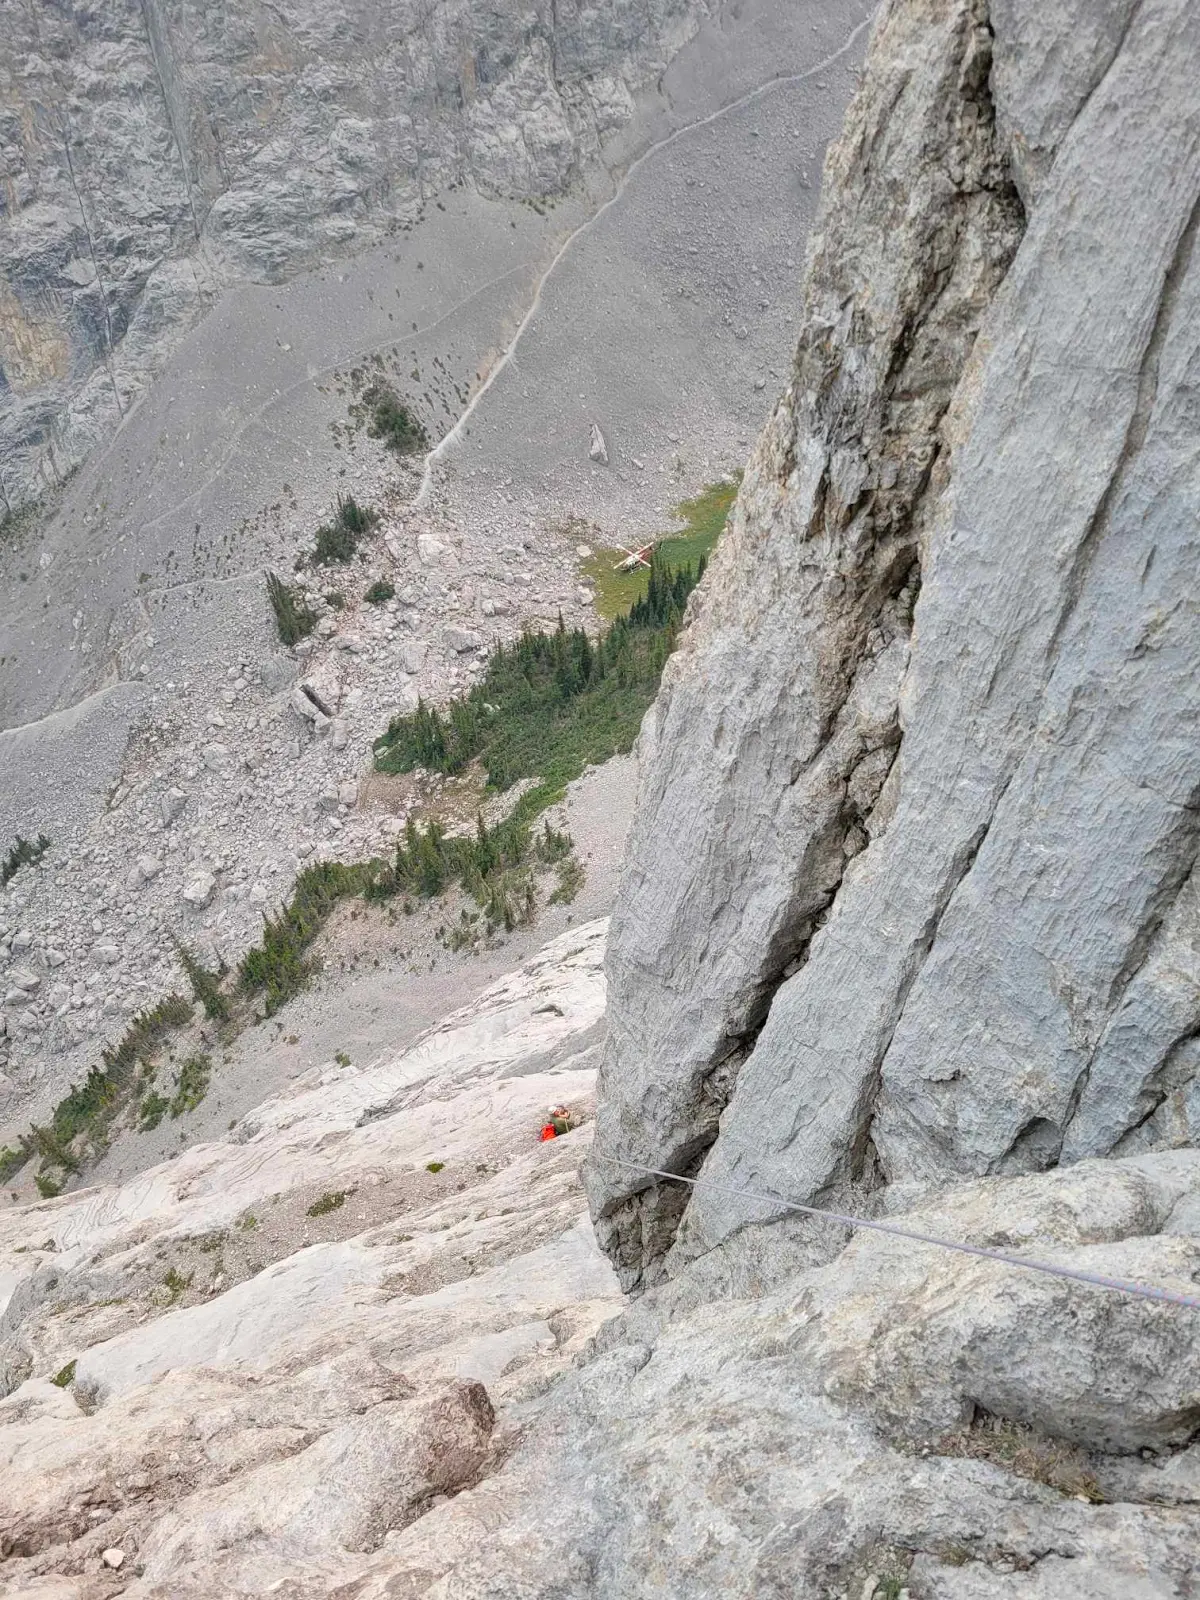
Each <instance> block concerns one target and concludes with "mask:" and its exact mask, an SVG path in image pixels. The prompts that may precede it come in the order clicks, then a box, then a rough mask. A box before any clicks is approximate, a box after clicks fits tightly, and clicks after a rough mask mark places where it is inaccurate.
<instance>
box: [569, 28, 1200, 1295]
mask: <svg viewBox="0 0 1200 1600" xmlns="http://www.w3.org/2000/svg"><path fill="white" fill-rule="evenodd" d="M1198 61H1200V13H1198V12H1197V10H1196V8H1195V7H1194V6H1192V5H1189V4H1187V3H1185V0H1144V3H1142V4H1140V5H1137V4H1135V3H1134V0H1121V3H1117V0H1110V3H1108V4H1105V5H1103V6H1096V5H1093V4H1091V0H1088V3H1086V4H1085V3H1084V0H1055V3H1052V4H1049V5H1047V4H1044V3H1042V0H1038V3H1037V4H1033V3H1032V0H991V4H988V3H987V0H891V3H889V4H887V5H885V6H884V7H883V8H882V11H881V13H880V16H879V18H878V20H877V24H876V27H875V32H874V36H873V41H872V45H871V51H870V57H869V66H868V71H867V75H866V80H865V82H864V84H863V87H862V89H861V92H860V94H859V96H858V97H857V100H856V102H855V104H854V106H853V108H852V110H851V112H850V116H849V120H848V124H847V129H846V132H845V134H844V136H843V138H842V140H841V142H840V144H839V145H838V147H837V148H836V150H835V151H834V152H833V153H832V154H831V157H830V160H829V164H828V168H827V173H826V185H827V195H826V199H825V203H824V207H825V208H824V217H823V222H822V225H821V234H820V237H819V238H818V240H817V242H816V244H815V246H814V249H813V253H812V259H811V270H810V279H809V287H808V292H807V304H806V308H805V324H806V325H805V331H804V334H803V336H802V338H801V341H800V347H799V351H798V353H797V359H796V365H795V369H794V372H793V376H792V382H791V384H790V386H789V388H788V390H787V393H786V394H785V395H784V397H783V399H782V400H781V401H780V404H779V406H778V408H777V410H776V413H775V415H774V417H773V419H772V421H771V424H770V426H769V427H768V429H767V431H766V433H765V435H764V437H763V439H762V441H761V442H760V444H759V447H758V449H757V451H756V453H755V455H754V458H753V460H752V462H751V466H750V470H749V471H748V473H747V477H746V482H745V485H744V487H743V491H742V494H741V496H740V500H739V504H738V507H737V511H736V514H735V518H734V521H733V526H732V529H731V532H730V534H729V536H727V539H726V540H725V541H724V543H723V547H722V548H721V550H720V551H719V552H718V555H717V558H716V560H715V561H714V563H713V567H712V569H711V578H710V580H709V582H708V584H707V585H706V586H705V591H704V593H703V596H702V598H701V599H700V602H699V605H698V608H697V609H696V611H695V613H694V615H693V619H692V622H691V626H690V629H689V631H688V634H687V637H686V639H685V642H684V646H683V648H681V649H680V651H679V652H678V654H677V655H676V657H675V658H674V659H673V661H672V662H671V664H670V666H669V668H668V672H667V679H666V684H665V687H664V692H663V694H662V696H661V698H660V702H659V707H658V714H657V719H656V722H655V725H654V727H653V729H652V730H651V732H650V734H649V737H648V739H647V747H648V750H647V757H646V766H645V773H644V777H643V797H642V805H641V808H640V813H639V820H638V823H637V826H636V829H635V832H634V835H633V838H632V842H631V846H630V851H629V859H628V863H627V868H626V873H625V878H624V882H623V886H622V891H621V895H620V901H619V904H618V907H617V909H616V913H615V915H614V919H613V937H612V946H611V950H610V955H609V976H610V983H611V996H612V999H611V1024H612V1032H611V1037H610V1044H609V1046H608V1051H607V1054H606V1057H605V1062H604V1066H603V1071H602V1086H603V1087H602V1103H601V1110H600V1117H599V1126H598V1146H599V1147H600V1149H602V1150H605V1151H607V1152H609V1153H611V1154H614V1155H616V1156H618V1157H622V1158H624V1159H626V1160H628V1161H631V1162H634V1163H639V1164H642V1165H645V1166H652V1167H660V1168H668V1169H670V1170H673V1171H680V1172H689V1173H693V1172H696V1171H700V1172H701V1173H702V1175H703V1178H704V1180H705V1181H706V1183H708V1184H711V1185H713V1186H714V1187H712V1188H704V1189H701V1190H699V1191H697V1193H696V1195H695V1197H694V1198H693V1199H692V1201H691V1203H690V1204H689V1206H688V1208H687V1214H686V1217H685V1218H684V1220H683V1226H682V1230H681V1231H678V1232H677V1224H678V1222H679V1211H680V1206H681V1199H680V1191H679V1190H678V1188H677V1187H667V1188H660V1187H658V1186H657V1185H655V1183H654V1182H653V1180H651V1179H648V1178H647V1177H645V1176H644V1175H640V1174H638V1173H636V1172H631V1171H629V1170H628V1169H624V1168H617V1167H614V1166H612V1165H610V1164H608V1163H606V1162H605V1161H603V1160H597V1161H596V1163H595V1164H594V1165H593V1167H592V1171H591V1180H590V1182H591V1192H592V1199H593V1206H594V1210H595V1213H596V1215H597V1217H598V1218H599V1219H600V1222H601V1228H602V1231H603V1235H604V1238H605V1240H606V1243H607V1247H608V1249H609V1250H610V1253H611V1254H612V1255H613V1258H614V1260H615V1261H616V1262H617V1263H618V1265H619V1267H620V1270H621V1272H622V1273H623V1275H624V1278H625V1280H626V1281H627V1282H628V1283H636V1282H638V1281H647V1280H648V1279H652V1278H653V1277H654V1276H656V1275H658V1274H659V1273H661V1271H662V1263H663V1260H664V1257H665V1256H666V1253H667V1252H668V1251H669V1250H670V1249H672V1248H673V1249H674V1251H675V1253H676V1254H675V1260H676V1261H679V1260H682V1259H687V1258H689V1257H691V1256H693V1255H694V1254H696V1253H698V1252H702V1251H705V1250H707V1249H709V1248H710V1247H712V1246H713V1245H715V1244H718V1243H720V1242H721V1241H723V1240H726V1239H728V1238H730V1236H731V1235H734V1234H736V1233H737V1232H738V1231H739V1230H740V1229H741V1228H742V1226H743V1224H744V1222H745V1220H746V1219H747V1216H748V1212H747V1204H746V1202H745V1201H744V1200H743V1199H741V1198H740V1197H739V1196H737V1195H736V1194H730V1193H728V1192H726V1191H727V1190H728V1189H729V1188H731V1187H735V1188H736V1187H749V1188H754V1189H760V1190H761V1189H766V1190H768V1191H771V1192H773V1193H776V1194H785V1195H788V1196H790V1197H791V1198H793V1199H795V1200H800V1201H810V1200H813V1199H817V1200H825V1199H828V1198H829V1197H830V1196H832V1195H834V1194H837V1193H839V1192H844V1191H845V1190H847V1189H854V1190H857V1191H859V1193H860V1196H861V1194H862V1192H864V1191H867V1192H869V1191H871V1190H873V1189H875V1188H876V1187H877V1186H879V1185H880V1184H881V1183H884V1182H886V1183H891V1184H898V1183H905V1182H918V1181H922V1182H923V1181H928V1180H931V1179H942V1178H945V1177H947V1176H951V1175H961V1176H967V1175H982V1174H988V1173H1022V1172H1029V1171H1035V1170H1040V1169H1044V1168H1046V1167H1048V1166H1051V1165H1053V1164H1055V1163H1056V1162H1059V1161H1069V1160H1078V1159H1080V1158H1081V1157H1084V1156H1088V1155H1099V1154H1107V1153H1110V1152H1114V1151H1115V1152H1121V1153H1124V1152H1127V1151H1130V1150H1137V1149H1142V1148H1149V1147H1153V1146H1155V1145H1158V1144H1163V1143H1166V1144H1178V1143H1187V1142H1190V1141H1191V1140H1192V1139H1193V1138H1194V1136H1195V1133H1196V1131H1197V1130H1200V1085H1198V1084H1197V1082H1196V1078H1195V1070H1196V1065H1197V1049H1198V1045H1197V1042H1196V1039H1195V1037H1194V1036H1195V1035H1196V1033H1197V1025H1198V1023H1200V963H1198V961H1197V950H1196V940H1197V935H1198V934H1200V923H1198V922H1197V902H1196V898H1195V889H1194V886H1193V884H1192V881H1191V873H1192V868H1193V863H1194V860H1195V855H1196V844H1197V801H1198V799H1200V740H1198V739H1197V733H1198V731H1200V730H1198V720H1200V690H1198V687H1197V685H1198V684H1200V676H1198V674H1197V665H1198V661H1197V656H1198V645H1197V635H1196V631H1195V627H1194V613H1195V604H1196V595H1197V585H1196V577H1195V574H1196V570H1197V556H1198V554H1200V551H1198V549H1197V543H1198V539H1200V535H1198V532H1197V529H1198V526H1200V524H1198V523H1197V517H1196V502H1197V497H1198V495H1200V470H1198V460H1197V452H1198V450H1200V442H1198V436H1197V431H1196V425H1195V407H1194V400H1193V392H1194V386H1195V372H1196V364H1197V359H1198V357H1200V345H1198V340H1200V334H1198V332H1197V330H1198V328H1200V319H1198V317H1197V309H1198V302H1200V260H1196V259H1195V257H1194V241H1195V231H1196V217H1197V210H1196V207H1197V200H1198V197H1200V100H1198V99H1197V96H1196V94H1195V92H1194V81H1193V80H1194V75H1195V68H1196V64H1197V62H1198ZM717 1185H720V1186H722V1187H721V1188H720V1189H718V1188H717V1187H715V1186H717Z"/></svg>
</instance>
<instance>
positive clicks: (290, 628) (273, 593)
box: [267, 572, 317, 645]
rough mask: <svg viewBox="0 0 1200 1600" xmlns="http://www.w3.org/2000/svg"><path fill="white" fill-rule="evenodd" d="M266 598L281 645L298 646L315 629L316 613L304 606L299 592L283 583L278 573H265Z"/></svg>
mask: <svg viewBox="0 0 1200 1600" xmlns="http://www.w3.org/2000/svg"><path fill="white" fill-rule="evenodd" d="M267 598H268V600H270V602H271V610H272V611H273V612H274V613H275V627H276V630H277V632H278V634H279V638H280V642H281V643H283V644H287V645H293V644H299V642H300V640H301V639H304V638H307V637H308V635H309V634H310V633H311V632H312V631H313V629H314V628H315V627H316V625H317V614H316V612H315V611H313V610H312V608H311V607H310V606H306V605H305V603H304V601H303V600H302V599H301V597H300V594H299V592H298V591H297V590H296V589H294V588H293V587H292V585H291V584H288V583H284V581H283V579H282V578H281V577H280V576H279V575H278V573H275V572H268V573H267Z"/></svg>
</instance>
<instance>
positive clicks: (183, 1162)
mask: <svg viewBox="0 0 1200 1600" xmlns="http://www.w3.org/2000/svg"><path fill="white" fill-rule="evenodd" d="M605 928H606V925H605V924H604V923H599V924H593V925H590V926H588V927H585V928H581V929H579V930H578V931H577V932H572V933H571V934H569V935H567V936H566V937H565V938H562V939H559V940H558V941H556V942H555V943H554V944H552V945H550V946H548V947H547V949H546V950H545V951H544V952H543V953H542V954H541V955H540V956H539V957H537V958H536V959H535V960H533V961H532V962H531V963H529V965H528V966H527V967H526V968H524V969H523V970H522V971H520V972H518V973H515V974H513V975H512V976H510V977H508V978H506V979H503V980H501V981H500V982H499V983H497V984H496V985H495V986H494V987H493V988H492V989H491V990H490V991H488V993H487V994H485V995H484V996H483V997H481V999H480V1000H479V1001H478V1002H477V1003H476V1005H475V1006H474V1007H473V1008H472V1009H471V1010H470V1011H469V1012H464V1013H461V1014H458V1015H456V1016H454V1017H451V1018H448V1019H447V1020H446V1021H445V1022H444V1023H442V1024H440V1025H439V1026H438V1027H436V1028H434V1029H432V1030H431V1031H430V1032H429V1033H428V1034H426V1035H425V1036H424V1037H423V1038H422V1039H420V1040H418V1041H417V1043H415V1044H414V1045H413V1046H412V1047H411V1048H410V1049H408V1050H407V1051H405V1052H404V1053H403V1055H401V1056H399V1057H398V1058H396V1059H394V1060H386V1061H382V1062H378V1063H375V1064H374V1065H372V1066H369V1067H367V1068H365V1069H363V1070H341V1069H336V1070H331V1071H330V1072H328V1073H323V1072H314V1073H313V1074H311V1075H310V1076H311V1078H312V1079H313V1081H312V1082H307V1083H306V1082H304V1081H301V1082H298V1083H297V1084H296V1086H295V1087H294V1088H293V1089H292V1090H291V1091H290V1092H289V1093H287V1094H285V1095H283V1096H281V1097H280V1098H279V1099H277V1100H273V1101H270V1102H268V1103H266V1104H265V1105H263V1106H262V1107H260V1108H259V1109H258V1110H257V1111H256V1112H255V1113H253V1115H252V1116H251V1117H250V1118H249V1119H247V1120H246V1121H245V1122H244V1123H243V1124H241V1125H240V1126H239V1127H238V1128H237V1129H235V1130H234V1132H233V1134H232V1135H231V1137H230V1139H229V1140H228V1141H226V1142H224V1143H221V1144H213V1145H207V1146H201V1147H197V1148H194V1149H192V1150H189V1151H187V1152H186V1153H185V1154H183V1155H181V1156H180V1158H179V1159H178V1160H176V1161H172V1162H169V1163H167V1164H166V1165H164V1166H162V1167H159V1168H155V1169H153V1170H151V1171H149V1172H146V1173H144V1174H142V1175H141V1176H140V1177H137V1178H135V1179H133V1180H131V1181H130V1182H127V1183H125V1184H121V1185H115V1186H105V1187H101V1188H93V1189H89V1190H84V1191H81V1192H79V1193H78V1194H73V1195H67V1196H64V1197H63V1198H62V1199H60V1200H58V1201H54V1202H45V1203H41V1204H37V1205H33V1206H28V1207H24V1208H21V1209H20V1210H9V1211H4V1212H0V1307H3V1306H5V1305H6V1307H7V1309H5V1310H2V1311H0V1378H2V1379H3V1382H2V1384H0V1390H3V1391H4V1392H8V1391H11V1393H9V1398H8V1399H6V1400H0V1418H3V1421H4V1422H5V1423H9V1424H11V1426H0V1483H3V1485H4V1493H3V1495H0V1542H2V1544H3V1549H4V1551H5V1552H6V1555H7V1559H6V1560H4V1563H3V1567H2V1569H0V1570H3V1573H4V1581H5V1590H6V1592H16V1593H20V1592H22V1586H23V1585H24V1584H25V1583H30V1584H35V1585H36V1584H38V1583H41V1582H43V1581H45V1582H49V1581H50V1575H52V1574H55V1573H66V1572H76V1573H78V1571H79V1570H80V1568H81V1566H82V1567H84V1568H87V1567H88V1564H89V1563H92V1564H93V1566H92V1570H95V1566H96V1565H98V1563H99V1562H101V1561H104V1560H106V1557H105V1556H104V1554H103V1552H105V1551H107V1550H110V1549H119V1550H121V1551H122V1552H123V1557H124V1564H123V1565H122V1572H123V1574H124V1573H125V1572H127V1571H128V1569H129V1568H130V1567H133V1568H134V1569H135V1572H137V1573H142V1575H141V1576H139V1577H135V1578H134V1580H133V1581H132V1583H131V1587H130V1588H129V1589H127V1590H126V1593H130V1594H141V1595H150V1594H153V1595H161V1596H165V1595H168V1594H170V1595H185V1594H191V1595H197V1596H198V1595H202V1594H203V1595H210V1596H211V1595H214V1594H228V1595H233V1594H260V1593H266V1592H268V1591H269V1590H271V1589H272V1588H273V1587H274V1588H275V1589H276V1591H277V1588H278V1586H279V1585H280V1584H290V1583H292V1582H295V1581H299V1580H300V1578H301V1576H302V1575H305V1574H306V1575H307V1576H306V1578H305V1581H306V1582H308V1581H313V1580H314V1579H315V1578H316V1577H318V1576H319V1577H320V1583H321V1585H322V1587H321V1588H320V1590H319V1592H322V1593H323V1592H325V1586H333V1585H335V1584H337V1583H340V1582H341V1581H342V1579H341V1578H340V1577H339V1574H340V1573H341V1572H342V1571H343V1569H345V1567H346V1564H347V1562H348V1561H350V1560H351V1558H352V1557H353V1558H354V1559H359V1560H361V1559H363V1558H364V1557H365V1556H366V1555H367V1554H368V1553H369V1552H373V1551H376V1550H378V1549H380V1548H382V1547H384V1544H385V1540H386V1538H387V1537H389V1536H390V1535H391V1534H392V1533H393V1531H394V1530H396V1529H399V1528H402V1527H404V1526H405V1525H407V1524H408V1523H409V1522H411V1521H412V1520H413V1519H414V1518H416V1517H418V1516H420V1515H421V1514H422V1513H423V1512H424V1511H425V1510H426V1509H427V1508H428V1505H429V1504H430V1502H431V1501H436V1499H437V1498H438V1497H443V1496H446V1495H451V1494H455V1493H457V1492H459V1491H461V1490H462V1489H464V1488H465V1487H467V1486H469V1485H470V1484H471V1483H473V1482H475V1481H476V1480H477V1479H478V1478H479V1477H480V1476H481V1475H482V1474H483V1472H484V1471H485V1470H488V1469H490V1467H491V1465H492V1464H493V1462H494V1456H495V1455H496V1454H497V1453H498V1454H500V1455H502V1454H503V1453H504V1451H505V1449H506V1448H507V1447H508V1446H507V1443H506V1439H507V1437H508V1432H507V1431H506V1430H511V1425H512V1424H511V1420H510V1419H509V1411H510V1409H511V1407H512V1406H513V1405H514V1404H515V1403H516V1402H517V1401H518V1399H519V1398H520V1397H522V1396H524V1397H525V1403H524V1410H523V1413H522V1414H523V1415H525V1416H528V1415H529V1414H531V1413H530V1407H529V1401H530V1400H532V1399H533V1398H535V1397H536V1396H537V1395H538V1394H539V1393H540V1392H541V1391H542V1390H543V1389H544V1388H545V1386H546V1384H547V1380H548V1379H549V1378H550V1377H552V1376H553V1375H555V1374H556V1373H558V1372H559V1371H560V1370H561V1369H562V1368H563V1366H564V1365H565V1364H566V1363H567V1362H568V1361H569V1360H570V1359H571V1358H572V1357H573V1355H574V1354H575V1353H576V1352H577V1351H578V1350H579V1348H580V1347H581V1346H582V1345H583V1343H584V1342H585V1341H586V1340H587V1339H588V1338H589V1337H590V1336H591V1334H592V1333H593V1332H594V1331H595V1329H596V1327H597V1326H598V1324H599V1323H600V1322H601V1321H602V1320H603V1319H604V1318H605V1317H607V1316H608V1315H610V1314H611V1313H612V1312H613V1311H614V1310H617V1309H619V1307H620V1305H621V1296H620V1294H619V1292H618V1290H617V1286H616V1281H615V1278H614V1276H613V1273H612V1269H611V1267H610V1266H609V1264H608V1262H607V1261H606V1259H605V1258H604V1257H603V1256H602V1255H601V1254H600V1252H599V1251H598V1250H597V1248H596V1245H595V1242H594V1239H593V1237H592V1233H591V1227H590V1224H589V1223H588V1220H587V1216H586V1211H585V1206H584V1199H583V1195H582V1192H581V1189H580V1186H579V1182H578V1175H577V1169H578V1166H579V1163H580V1160H581V1159H582V1156H583V1153H584V1151H585V1149H586V1147H587V1142H588V1139H589V1134H590V1128H589V1127H588V1125H587V1122H586V1121H585V1123H584V1125H583V1126H582V1127H580V1128H579V1129H578V1130H577V1131H575V1132H573V1133H571V1134H569V1135H567V1136H565V1137H563V1138H560V1139H556V1140H554V1141H552V1142H550V1143H545V1144H543V1143H540V1142H539V1138H538V1134H539V1129H540V1127H541V1125H542V1123H543V1122H544V1121H545V1114H546V1108H547V1107H548V1106H550V1105H553V1104H557V1103H560V1102H565V1103H566V1104H568V1105H569V1106H571V1108H572V1109H573V1110H574V1111H575V1112H576V1114H577V1115H583V1116H584V1117H587V1116H588V1115H589V1113H590V1104H591V1092H592V1083H593V1078H594V1067H595V1056H596V1046H597V1039H598V1026H599V1024H600V1021H601V1018H602V1015H603V1006H604V980H603V976H602V973H601V970H600V967H601V959H602V954H603V944H604V935H605ZM318 1080H325V1081H324V1083H322V1082H321V1081H318ZM433 1169H436V1170H433ZM331 1197H333V1198H332V1203H331ZM314 1207H315V1212H314ZM35 1235H36V1240H35ZM247 1251H250V1252H251V1253H250V1254H249V1255H247ZM168 1262H169V1263H170V1265H171V1266H172V1267H173V1268H174V1270H175V1272H176V1273H177V1275H178V1276H177V1277H175V1278H173V1279H172V1280H171V1281H172V1282H173V1283H175V1284H176V1285H177V1286H178V1285H179V1284H185V1287H183V1288H182V1289H179V1288H178V1287H177V1288H176V1289H175V1290H172V1289H170V1288H169V1287H164V1284H163V1278H164V1275H165V1274H167V1272H168V1267H167V1263H168ZM185 1280H186V1282H185ZM68 1345H69V1346H70V1348H69V1350H68V1349H67V1348H66V1346H68ZM69 1362H74V1366H73V1368H72V1370H71V1372H70V1373H69V1374H68V1379H67V1386H66V1387H64V1388H58V1387H55V1386H54V1384H52V1383H51V1382H50V1381H49V1379H51V1378H53V1377H55V1376H57V1375H60V1374H61V1372H62V1370H63V1369H64V1368H65V1367H67V1365H68V1363H69ZM534 1409H536V1407H535V1408H534ZM118 1485H120V1487H119V1488H118V1487H117V1486H118ZM101 1502H103V1503H104V1505H105V1506H106V1508H107V1509H106V1511H105V1513H104V1515H103V1516H97V1515H94V1514H89V1510H88V1509H87V1508H88V1507H91V1508H92V1510H93V1511H94V1510H95V1508H96V1507H98V1506H99V1504H100V1503H101ZM109 1565H110V1566H111V1565H113V1563H111V1562H109ZM142 1569H144V1572H143V1571H142ZM322 1575H323V1576H322ZM64 1581H68V1580H64ZM69 1581H74V1580H69ZM14 1585H15V1588H14V1587H13V1586H14ZM38 1592H41V1593H46V1592H49V1591H48V1590H46V1589H41V1590H39V1591H38ZM64 1592H78V1593H79V1594H83V1593H84V1592H85V1591H83V1590H79V1591H64ZM88 1592H90V1591H88Z"/></svg>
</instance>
